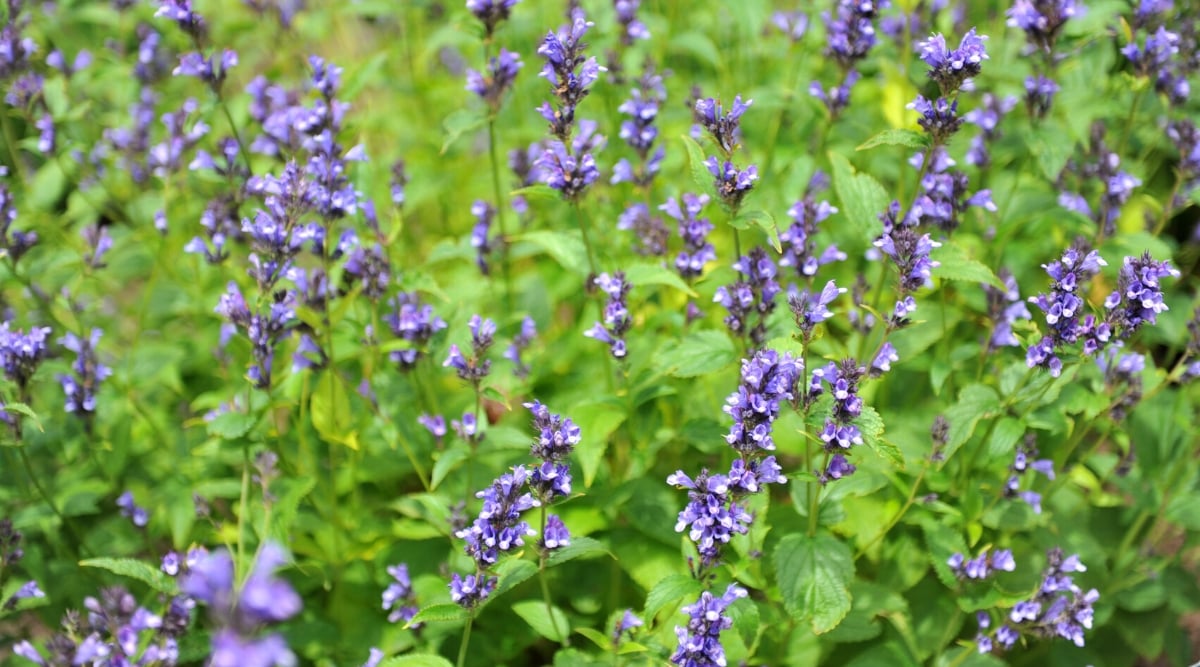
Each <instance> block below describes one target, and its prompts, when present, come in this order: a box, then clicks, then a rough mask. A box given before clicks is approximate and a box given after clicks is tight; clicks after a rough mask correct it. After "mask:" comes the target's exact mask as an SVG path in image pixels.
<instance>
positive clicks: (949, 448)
mask: <svg viewBox="0 0 1200 667" xmlns="http://www.w3.org/2000/svg"><path fill="white" fill-rule="evenodd" d="M999 408H1000V396H999V395H998V394H997V393H996V390H995V389H992V388H991V387H988V386H986V385H982V384H972V385H968V386H966V387H964V388H963V390H962V391H961V392H960V393H959V395H958V402H957V403H955V404H954V405H952V406H950V408H949V409H947V410H946V413H945V415H946V421H947V422H949V423H950V435H949V437H948V439H947V440H946V451H945V455H946V459H947V460H949V459H950V457H952V456H954V453H955V452H957V451H958V448H959V447H961V446H962V445H963V443H965V442H966V441H967V440H969V439H970V438H971V435H972V434H973V433H975V426H976V424H978V423H979V420H980V419H983V418H984V417H986V416H988V415H990V414H991V413H992V412H993V411H995V410H997V409H999Z"/></svg>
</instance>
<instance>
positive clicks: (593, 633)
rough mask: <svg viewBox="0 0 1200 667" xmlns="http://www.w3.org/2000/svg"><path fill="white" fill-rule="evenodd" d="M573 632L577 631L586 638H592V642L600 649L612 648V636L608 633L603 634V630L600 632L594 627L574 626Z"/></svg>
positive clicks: (609, 649)
mask: <svg viewBox="0 0 1200 667" xmlns="http://www.w3.org/2000/svg"><path fill="white" fill-rule="evenodd" d="M575 632H578V633H579V634H581V635H583V636H584V637H587V638H588V639H590V640H592V643H593V644H595V645H596V646H597V647H598V648H599V649H600V650H602V651H611V650H612V637H609V636H608V635H606V634H604V633H603V632H600V631H599V630H596V629H595V628H589V627H582V628H575Z"/></svg>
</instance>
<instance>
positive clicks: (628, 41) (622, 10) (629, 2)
mask: <svg viewBox="0 0 1200 667" xmlns="http://www.w3.org/2000/svg"><path fill="white" fill-rule="evenodd" d="M641 4H642V3H641V0H613V8H614V9H615V10H616V12H617V24H618V25H620V26H621V43H622V44H624V45H625V46H633V43H634V41H635V40H639V39H650V31H649V30H648V29H647V28H646V24H644V23H642V22H641V21H639V20H638V17H637V10H638V7H639V5H641Z"/></svg>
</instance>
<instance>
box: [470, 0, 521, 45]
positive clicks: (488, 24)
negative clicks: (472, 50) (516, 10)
mask: <svg viewBox="0 0 1200 667" xmlns="http://www.w3.org/2000/svg"><path fill="white" fill-rule="evenodd" d="M518 2H520V0H467V9H468V10H469V11H470V12H471V13H472V14H474V15H475V18H477V19H479V20H480V22H482V23H483V28H484V30H485V31H486V32H487V37H488V38H489V39H490V38H491V36H492V33H494V32H496V26H498V25H500V24H501V23H503V22H504V21H507V20H508V17H509V14H511V13H512V8H513V7H514V6H515V5H516V4H517V3H518Z"/></svg>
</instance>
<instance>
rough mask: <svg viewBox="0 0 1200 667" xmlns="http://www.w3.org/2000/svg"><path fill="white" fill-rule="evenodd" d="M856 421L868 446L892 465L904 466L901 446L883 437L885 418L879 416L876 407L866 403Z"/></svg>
mask: <svg viewBox="0 0 1200 667" xmlns="http://www.w3.org/2000/svg"><path fill="white" fill-rule="evenodd" d="M854 423H855V425H857V426H858V430H859V432H860V433H862V437H863V443H864V444H865V445H866V446H868V447H870V448H871V449H872V450H873V451H874V452H875V453H876V454H878V455H879V456H882V457H883V458H884V459H887V461H888V462H889V463H891V464H892V465H894V466H896V467H899V468H903V467H904V455H903V454H901V453H900V448H899V447H897V446H896V445H894V444H892V443H890V442H888V441H887V440H885V439H884V438H883V418H882V417H880V416H879V413H878V412H876V411H875V408H873V407H871V406H869V405H864V406H863V409H862V414H860V415H859V417H858V420H857V421H855V422H854Z"/></svg>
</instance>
